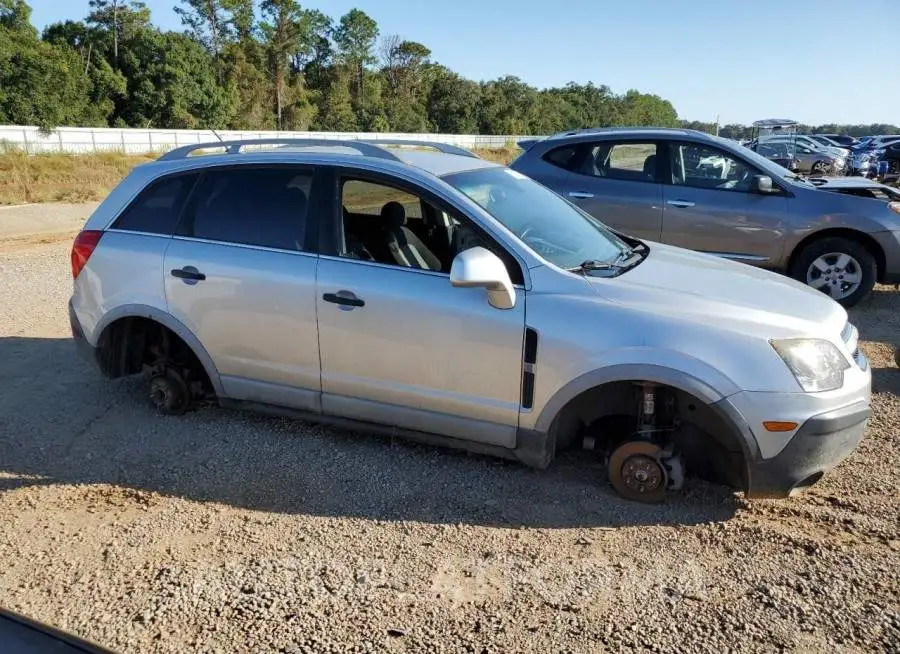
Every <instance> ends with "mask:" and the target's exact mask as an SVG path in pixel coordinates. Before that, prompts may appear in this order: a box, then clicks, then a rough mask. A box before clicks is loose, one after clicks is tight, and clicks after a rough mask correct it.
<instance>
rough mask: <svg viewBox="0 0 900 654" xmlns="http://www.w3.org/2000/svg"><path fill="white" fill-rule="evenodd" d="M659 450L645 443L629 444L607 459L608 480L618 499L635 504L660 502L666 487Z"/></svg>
mask: <svg viewBox="0 0 900 654" xmlns="http://www.w3.org/2000/svg"><path fill="white" fill-rule="evenodd" d="M662 456H663V450H662V449H661V448H660V447H659V446H658V445H656V444H654V443H651V442H649V441H629V442H627V443H623V444H622V445H620V446H619V447H617V448H616V449H615V450H614V451H613V453H612V455H611V456H610V458H609V479H610V482H611V483H612V485H613V488H615V489H616V491H618V493H619V494H620V495H622V497H625V498H626V499H629V500H633V501H636V502H648V503H650V502H660V501H662V499H663V498H665V495H666V488H667V487H668V484H669V479H668V473H667V472H666V467H665V465H664V464H663V463H662Z"/></svg>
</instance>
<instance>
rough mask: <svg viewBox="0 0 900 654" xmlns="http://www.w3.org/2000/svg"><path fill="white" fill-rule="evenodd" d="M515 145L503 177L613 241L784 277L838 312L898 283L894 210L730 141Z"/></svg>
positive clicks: (659, 135)
mask: <svg viewBox="0 0 900 654" xmlns="http://www.w3.org/2000/svg"><path fill="white" fill-rule="evenodd" d="M519 145H520V147H522V149H523V150H524V152H523V153H522V154H521V155H520V156H519V157H518V158H517V159H516V160H515V161H514V162H513V163H512V164H511V168H512V169H513V170H515V171H518V172H520V173H523V174H526V175H528V176H530V177H532V178H534V179H536V180H537V181H539V182H541V183H542V184H544V185H545V186H547V187H549V188H551V189H552V190H554V191H556V192H557V193H559V194H560V195H562V196H564V197H565V198H567V199H568V200H569V201H570V202H572V203H573V204H575V205H577V206H579V207H581V209H583V210H584V211H585V212H587V213H588V214H590V215H592V216H594V217H596V218H597V219H599V220H600V221H602V222H603V223H605V224H607V225H609V226H610V227H612V228H613V229H614V230H616V231H618V232H620V233H623V234H627V235H632V236H634V237H637V238H639V239H642V240H647V241H656V242H662V243H666V244H669V245H675V246H679V247H685V248H690V249H693V250H699V251H701V252H706V253H709V254H715V255H718V256H721V257H724V258H727V259H732V260H735V261H741V262H743V263H748V264H752V265H755V266H760V267H762V268H767V269H770V270H776V271H780V272H785V273H787V274H789V275H791V276H792V277H794V278H795V279H797V280H800V281H802V282H804V283H806V284H809V285H810V286H812V287H813V288H817V289H819V290H821V291H823V292H827V293H828V294H829V295H830V296H831V297H832V298H833V299H835V300H838V301H839V302H841V303H842V304H843V305H844V306H852V305H854V304H856V303H857V302H859V301H860V300H861V299H862V298H863V297H865V296H866V295H868V293H869V292H870V291H871V290H872V288H873V286H874V285H875V283H876V281H881V282H883V283H897V282H900V204H898V203H887V202H873V201H872V200H871V199H868V198H861V197H855V196H853V195H847V194H840V193H830V192H827V191H822V190H819V189H817V188H816V186H815V185H814V184H812V183H811V182H810V181H808V180H806V179H804V178H802V177H799V176H798V175H796V174H794V173H791V172H790V171H789V170H786V169H785V168H783V167H781V166H779V165H777V164H775V163H773V162H772V161H770V160H768V159H766V158H765V157H763V156H761V155H759V154H757V153H756V152H753V151H752V150H750V149H748V148H746V147H744V146H742V145H740V144H738V143H735V142H734V141H730V140H728V139H723V138H719V137H716V136H711V135H709V134H706V133H703V132H698V131H694V130H687V129H667V128H598V129H587V130H578V131H570V132H563V133H560V134H556V135H553V136H549V137H546V138H543V139H538V138H534V139H525V140H523V141H520V143H519Z"/></svg>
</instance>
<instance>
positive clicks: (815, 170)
mask: <svg viewBox="0 0 900 654" xmlns="http://www.w3.org/2000/svg"><path fill="white" fill-rule="evenodd" d="M809 172H810V174H811V175H824V174H825V162H824V161H817V162H816V163H814V164H813V165H812V168H811V169H810V171H809Z"/></svg>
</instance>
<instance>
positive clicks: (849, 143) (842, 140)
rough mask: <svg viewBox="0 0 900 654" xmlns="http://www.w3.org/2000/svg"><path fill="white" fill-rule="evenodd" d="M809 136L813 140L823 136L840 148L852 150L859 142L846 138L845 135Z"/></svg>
mask: <svg viewBox="0 0 900 654" xmlns="http://www.w3.org/2000/svg"><path fill="white" fill-rule="evenodd" d="M810 136H811V137H813V138H816V136H823V137H825V138H826V139H828V140H830V141H833V142H834V143H837V144H838V145H839V146H841V147H842V148H852V147H853V146H854V145H856V144H857V143H858V142H859V141H857V139H855V138H853V137H852V136H848V135H847V134H810Z"/></svg>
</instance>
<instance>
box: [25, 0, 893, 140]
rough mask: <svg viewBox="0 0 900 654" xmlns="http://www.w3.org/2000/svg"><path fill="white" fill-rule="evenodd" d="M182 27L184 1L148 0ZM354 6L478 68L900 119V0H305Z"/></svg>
mask: <svg viewBox="0 0 900 654" xmlns="http://www.w3.org/2000/svg"><path fill="white" fill-rule="evenodd" d="M28 2H29V4H30V5H31V6H32V8H33V10H34V12H33V14H32V21H33V23H34V24H35V26H36V27H38V29H43V28H44V27H45V26H46V25H48V24H50V23H53V22H56V21H60V20H65V19H81V18H83V17H84V16H85V15H86V14H87V13H88V0H28ZM145 2H146V4H147V6H148V7H150V9H151V12H152V17H153V22H154V23H156V24H157V25H159V26H160V27H163V28H166V29H181V25H180V22H179V19H178V16H177V15H176V14H175V12H174V11H173V10H172V7H173V6H174V5H175V4H178V3H179V0H145ZM301 4H302V5H303V6H304V7H305V8H310V9H319V10H320V11H322V12H324V13H326V14H328V15H329V16H332V17H334V18H338V17H340V16H341V15H342V14H344V13H346V12H347V11H349V10H350V9H352V8H353V7H358V8H360V9H362V10H363V11H365V12H366V13H368V14H369V15H370V16H371V17H372V18H374V19H375V20H376V22H377V23H378V26H379V29H380V31H381V34H382V35H388V34H398V35H400V36H401V37H403V38H406V39H410V40H414V41H419V42H420V43H423V44H425V45H426V46H428V47H429V48H430V49H431V51H432V59H433V60H434V61H437V62H439V63H441V64H444V65H445V66H447V67H449V68H450V69H452V70H455V71H456V72H458V73H460V74H462V75H464V76H465V77H468V78H470V79H475V80H485V79H492V78H496V77H500V76H502V75H515V76H517V77H519V78H521V79H522V80H524V81H526V82H528V83H529V84H532V85H534V86H537V87H539V88H544V87H548V86H561V85H564V84H566V83H567V82H569V81H575V82H579V83H585V82H588V81H592V82H594V83H595V84H606V85H607V86H609V87H611V88H612V89H613V91H615V92H616V93H622V92H624V91H626V90H628V89H630V88H636V89H638V90H640V91H642V92H645V93H655V94H657V95H660V96H662V97H663V98H665V99H667V100H670V101H671V102H672V104H673V105H674V106H675V109H676V110H677V111H678V115H679V116H680V117H681V118H683V119H687V120H703V121H710V122H713V121H715V120H716V117H717V116H718V118H719V120H720V122H721V123H722V124H727V123H745V124H748V123H750V122H752V121H754V120H758V119H761V118H790V119H793V120H797V121H800V122H803V123H808V124H824V123H875V122H880V123H893V124H895V125H896V124H900V84H898V83H897V80H898V73H900V70H898V69H900V47H897V44H900V38H898V36H897V28H896V26H897V25H898V20H900V0H865V1H863V2H860V1H852V0H818V1H817V2H815V3H800V4H792V3H788V2H786V1H785V0H753V1H752V2H745V1H743V0H680V1H674V2H673V1H672V0H441V1H436V0H306V1H305V2H301Z"/></svg>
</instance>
